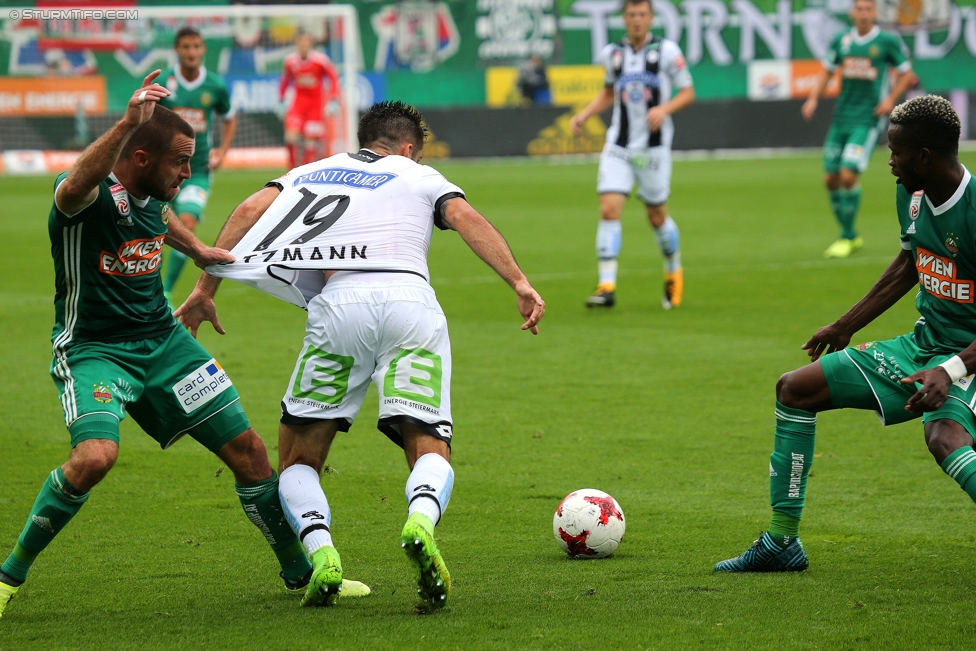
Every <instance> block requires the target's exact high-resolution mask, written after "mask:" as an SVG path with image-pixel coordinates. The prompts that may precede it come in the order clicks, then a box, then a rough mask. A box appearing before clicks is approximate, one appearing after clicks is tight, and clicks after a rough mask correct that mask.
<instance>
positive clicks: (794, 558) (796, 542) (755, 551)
mask: <svg viewBox="0 0 976 651" xmlns="http://www.w3.org/2000/svg"><path fill="white" fill-rule="evenodd" d="M808 567H810V561H809V559H807V553H806V552H805V551H803V545H802V544H800V539H799V538H796V537H792V538H791V539H790V540H789V542H787V543H786V545H778V544H776V541H774V540H773V539H772V538H771V537H770V536H769V534H768V533H763V534H762V535H761V536H759V540H757V541H756V542H754V543H753V544H752V547H750V548H749V549H747V550H745V551H744V552H742V555H741V556H736V557H735V558H730V559H728V560H726V561H719V562H718V563H716V564H715V571H716V572H802V571H803V570H805V569H807V568H808Z"/></svg>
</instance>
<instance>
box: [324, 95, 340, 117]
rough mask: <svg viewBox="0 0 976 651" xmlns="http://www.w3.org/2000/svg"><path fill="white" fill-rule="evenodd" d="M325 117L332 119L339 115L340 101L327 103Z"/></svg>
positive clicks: (333, 100) (334, 100)
mask: <svg viewBox="0 0 976 651" xmlns="http://www.w3.org/2000/svg"><path fill="white" fill-rule="evenodd" d="M325 115H326V117H330V118H331V117H335V116H337V115H339V100H336V99H332V100H329V101H328V102H327V103H326V105H325Z"/></svg>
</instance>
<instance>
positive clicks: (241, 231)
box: [170, 186, 281, 337]
mask: <svg viewBox="0 0 976 651" xmlns="http://www.w3.org/2000/svg"><path fill="white" fill-rule="evenodd" d="M279 194H281V191H280V190H278V188H277V187H275V186H269V187H266V188H262V189H261V190H258V191H257V192H255V193H254V194H252V195H251V196H250V197H248V198H247V199H245V200H244V202H243V203H242V204H241V205H239V206H238V207H237V208H235V209H234V212H232V213H231V215H230V217H228V218H227V221H226V222H225V223H224V227H223V228H221V229H220V234H219V235H217V241H216V242H215V243H214V250H218V251H220V250H222V251H225V252H227V255H228V256H230V260H229V261H230V262H233V260H234V256H233V255H231V254H230V253H229V252H228V251H229V249H232V248H234V246H235V245H237V243H238V242H240V241H241V239H242V238H243V237H244V235H245V234H246V233H247V232H248V231H249V230H251V227H252V226H254V224H256V223H257V221H258V219H260V218H261V215H263V214H264V211H265V210H267V209H268V207H269V206H270V205H271V204H272V203H274V200H275V199H277V198H278V195H279ZM177 221H179V220H177ZM170 223H171V224H172V222H170ZM216 262H217V263H219V262H220V260H218V261H216ZM203 266H206V265H203ZM219 287H220V278H215V277H214V276H210V275H208V274H207V273H206V272H204V273H201V274H200V277H199V278H198V279H197V284H196V286H195V287H194V288H193V291H192V292H191V293H190V295H189V296H188V297H187V298H186V301H184V302H183V305H181V306H180V307H179V308H178V309H177V310H176V311H175V312H174V313H173V316H175V317H176V318H177V319H179V321H180V322H181V323H182V324H183V325H184V326H186V328H187V329H188V330H189V331H190V334H192V335H193V336H194V337H196V336H197V330H198V329H199V328H200V325H201V324H202V323H203V322H204V321H209V322H210V323H211V324H212V325H213V327H214V330H216V331H217V332H218V333H219V334H225V331H224V329H223V328H222V327H221V326H220V321H219V320H218V319H217V307H216V305H214V296H216V295H217V289H218V288H219Z"/></svg>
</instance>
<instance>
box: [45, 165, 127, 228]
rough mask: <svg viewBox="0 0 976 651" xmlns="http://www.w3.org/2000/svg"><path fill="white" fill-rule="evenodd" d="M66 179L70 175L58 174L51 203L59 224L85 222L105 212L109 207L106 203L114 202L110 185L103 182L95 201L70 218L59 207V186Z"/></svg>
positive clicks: (66, 224)
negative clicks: (92, 216)
mask: <svg viewBox="0 0 976 651" xmlns="http://www.w3.org/2000/svg"><path fill="white" fill-rule="evenodd" d="M66 178H68V173H67V172H61V173H60V174H58V178H56V179H55V180H54V199H53V200H52V201H51V203H52V208H53V211H52V212H53V214H54V218H55V220H56V221H57V222H58V223H59V224H62V225H65V226H68V225H72V224H77V223H80V222H83V221H85V219H87V218H88V217H90V216H91V215H97V214H99V212H101V211H102V210H105V209H106V207H107V203H106V202H109V203H110V202H111V201H112V198H111V193H110V192H109V189H108V183H106V182H105V181H102V182H101V183H99V184H98V196H96V197H95V200H94V201H92V202H91V203H90V204H88V205H87V206H85V207H84V208H82V209H81V210H80V211H78V212H77V213H75V214H74V215H71V216H70V217H69V216H68V215H66V214H64V213H63V212H62V211H61V208H59V207H58V200H57V194H58V186H59V185H61V182H62V181H64V180H65V179H66Z"/></svg>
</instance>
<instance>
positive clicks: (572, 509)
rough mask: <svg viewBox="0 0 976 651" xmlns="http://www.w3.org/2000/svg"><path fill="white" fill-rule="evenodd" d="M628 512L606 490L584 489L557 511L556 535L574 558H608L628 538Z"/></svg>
mask: <svg viewBox="0 0 976 651" xmlns="http://www.w3.org/2000/svg"><path fill="white" fill-rule="evenodd" d="M625 528H626V522H625V521H624V512H623V511H622V510H621V509H620V505H619V504H617V500H615V499H613V498H612V497H610V496H609V495H607V494H606V493H604V492H603V491H598V490H596V489H595V488H584V489H582V490H578V491H573V492H572V493H570V494H569V495H567V496H566V497H565V498H564V499H563V501H562V502H560V503H559V506H558V507H557V508H556V515H555V516H554V517H553V519H552V533H553V535H555V537H556V542H557V543H558V544H559V547H560V548H561V549H562V550H563V551H564V552H566V553H567V554H569V556H570V557H571V558H606V557H607V556H610V555H611V554H613V553H614V552H615V551H616V550H617V546H618V545H619V544H620V541H621V540H623V539H624V529H625Z"/></svg>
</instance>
